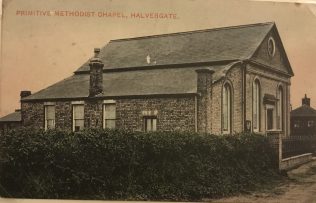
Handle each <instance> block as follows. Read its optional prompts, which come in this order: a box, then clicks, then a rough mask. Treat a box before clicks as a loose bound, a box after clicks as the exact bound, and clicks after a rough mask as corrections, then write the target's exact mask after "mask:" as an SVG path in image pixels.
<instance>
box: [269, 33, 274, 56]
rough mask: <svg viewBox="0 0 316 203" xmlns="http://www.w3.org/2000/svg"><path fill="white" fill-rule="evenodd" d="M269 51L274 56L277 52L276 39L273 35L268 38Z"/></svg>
mask: <svg viewBox="0 0 316 203" xmlns="http://www.w3.org/2000/svg"><path fill="white" fill-rule="evenodd" d="M268 53H269V55H270V56H274V54H275V41H274V39H273V38H272V37H270V38H269V40H268Z"/></svg>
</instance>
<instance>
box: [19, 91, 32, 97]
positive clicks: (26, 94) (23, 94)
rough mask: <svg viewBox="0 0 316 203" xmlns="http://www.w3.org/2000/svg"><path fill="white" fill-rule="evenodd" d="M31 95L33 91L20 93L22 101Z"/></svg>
mask: <svg viewBox="0 0 316 203" xmlns="http://www.w3.org/2000/svg"><path fill="white" fill-rule="evenodd" d="M31 94H32V93H31V91H28V90H23V91H21V93H20V97H21V99H22V98H24V97H27V96H30V95H31Z"/></svg>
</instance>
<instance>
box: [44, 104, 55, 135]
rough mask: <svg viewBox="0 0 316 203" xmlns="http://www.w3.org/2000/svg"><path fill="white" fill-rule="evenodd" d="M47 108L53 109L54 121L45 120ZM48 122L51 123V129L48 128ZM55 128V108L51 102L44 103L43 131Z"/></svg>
mask: <svg viewBox="0 0 316 203" xmlns="http://www.w3.org/2000/svg"><path fill="white" fill-rule="evenodd" d="M49 107H53V109H54V119H47V116H48V112H47V111H48V109H49ZM48 120H52V121H53V126H52V127H48ZM55 127H56V106H55V104H54V103H51V102H45V103H44V129H45V130H49V129H55Z"/></svg>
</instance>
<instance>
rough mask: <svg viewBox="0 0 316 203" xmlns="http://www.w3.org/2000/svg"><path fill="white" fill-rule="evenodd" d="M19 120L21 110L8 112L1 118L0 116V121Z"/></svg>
mask: <svg viewBox="0 0 316 203" xmlns="http://www.w3.org/2000/svg"><path fill="white" fill-rule="evenodd" d="M20 121H21V111H15V112H13V113H10V114H8V115H6V116H4V117H2V118H0V122H20Z"/></svg>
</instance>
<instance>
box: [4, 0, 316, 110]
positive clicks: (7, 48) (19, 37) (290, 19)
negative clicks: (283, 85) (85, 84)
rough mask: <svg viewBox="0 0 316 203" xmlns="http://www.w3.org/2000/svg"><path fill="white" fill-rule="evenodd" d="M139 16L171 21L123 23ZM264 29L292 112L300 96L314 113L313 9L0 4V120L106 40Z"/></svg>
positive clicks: (176, 0)
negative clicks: (284, 69) (285, 79)
mask: <svg viewBox="0 0 316 203" xmlns="http://www.w3.org/2000/svg"><path fill="white" fill-rule="evenodd" d="M65 11H77V12H80V11H82V12H86V14H87V13H88V12H90V17H80V16H56V13H55V12H59V13H64V14H65ZM36 12H37V13H36ZM92 12H94V16H92V14H91V13H92ZM99 12H100V14H102V13H104V12H108V13H109V12H111V13H113V12H116V13H118V14H116V15H124V16H127V17H128V18H121V17H99V16H98V14H99ZM27 13H28V15H26V14H27ZM146 13H163V14H168V15H169V14H171V16H173V17H172V18H167V19H145V18H142V19H140V18H132V17H131V16H132V14H134V15H136V14H142V15H146ZM49 14H50V16H48V15H49ZM174 16H175V18H174ZM271 21H274V22H275V23H276V25H277V29H278V31H279V34H280V36H281V39H282V42H283V45H284V48H285V51H286V53H287V56H288V58H289V61H290V63H291V66H292V68H293V71H294V74H295V76H294V77H293V78H292V80H291V104H292V106H293V108H296V107H298V106H300V105H301V98H302V97H303V96H304V94H305V93H306V94H307V96H308V97H310V98H311V105H312V106H314V107H315V108H316V91H315V90H316V79H315V76H316V67H315V66H316V55H315V53H316V38H315V36H316V4H301V3H284V2H282V3H281V2H279V3H276V2H263V1H247V0H159V1H158V0H124V1H121V0H45V1H43V0H3V18H2V33H1V59H2V60H1V67H0V116H4V115H6V114H8V113H11V112H13V111H14V110H15V109H18V108H20V103H19V99H20V96H19V94H20V91H21V90H30V91H32V93H35V92H37V91H39V90H41V89H43V88H45V87H47V86H50V85H52V84H54V83H56V82H58V81H60V80H62V79H64V78H66V77H68V76H70V75H72V74H73V72H74V71H75V70H76V69H77V68H78V67H79V66H81V65H82V64H83V63H84V62H85V61H87V60H88V59H89V58H90V57H91V56H92V55H93V49H94V48H95V47H103V46H104V45H105V44H106V43H108V42H109V40H111V39H120V38H129V37H137V36H146V35H154V34H164V33H173V32H182V31H191V30H198V29H209V28H216V27H225V26H233V25H242V24H252V23H260V22H271Z"/></svg>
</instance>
